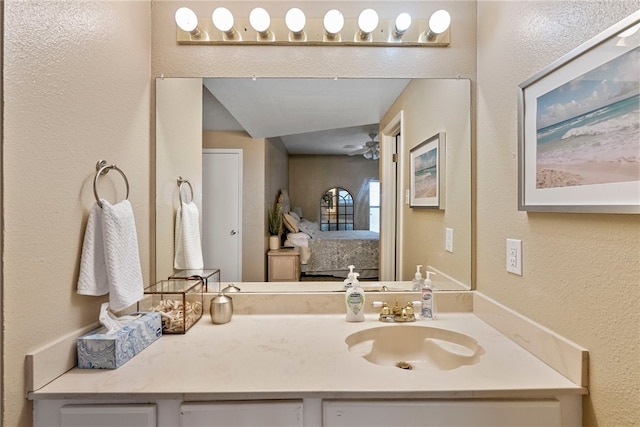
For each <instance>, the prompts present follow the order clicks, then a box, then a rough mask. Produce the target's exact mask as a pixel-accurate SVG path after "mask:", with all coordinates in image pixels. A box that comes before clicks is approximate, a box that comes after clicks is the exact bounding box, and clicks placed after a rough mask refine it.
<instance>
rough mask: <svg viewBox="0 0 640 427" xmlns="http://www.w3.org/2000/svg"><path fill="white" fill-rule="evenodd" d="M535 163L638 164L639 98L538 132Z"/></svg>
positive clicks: (620, 102)
mask: <svg viewBox="0 0 640 427" xmlns="http://www.w3.org/2000/svg"><path fill="white" fill-rule="evenodd" d="M537 137H538V138H537V140H538V144H537V152H536V160H537V163H538V164H559V163H582V162H601V161H608V162H640V96H634V97H631V98H627V99H625V100H622V101H619V102H617V103H614V104H611V105H608V106H606V107H603V108H601V109H599V110H597V111H595V112H590V113H587V114H584V115H582V116H580V117H576V118H573V119H571V120H567V121H565V122H562V123H559V124H556V125H554V126H550V127H548V128H545V129H541V130H540V131H539V132H538V135H537Z"/></svg>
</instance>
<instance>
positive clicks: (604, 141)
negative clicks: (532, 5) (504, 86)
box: [518, 11, 640, 214]
mask: <svg viewBox="0 0 640 427" xmlns="http://www.w3.org/2000/svg"><path fill="white" fill-rule="evenodd" d="M638 28H640V11H638V12H635V13H634V14H632V15H630V16H629V17H627V18H625V19H624V20H622V21H620V22H618V23H617V24H615V25H613V26H611V27H610V28H608V29H607V30H606V31H604V32H602V33H600V34H599V35H597V36H596V37H594V38H593V39H591V40H589V41H587V42H585V43H583V44H582V45H580V46H579V47H577V48H576V49H574V50H572V51H571V52H569V53H568V54H566V55H565V56H563V57H561V58H560V59H558V60H557V61H555V62H553V63H552V64H550V65H549V66H547V67H546V68H545V69H543V70H542V71H540V72H539V73H537V74H535V75H534V76H532V77H530V78H529V79H527V80H526V81H524V82H523V83H521V84H520V85H519V86H518V209H519V210H521V211H541V212H587V213H625V214H627V213H631V214H637V213H640V130H639V126H638V124H639V122H640V113H639V110H640V109H639V107H640V83H639V82H638V74H639V73H638V69H639V67H640V31H638ZM633 30H636V31H635V32H633Z"/></svg>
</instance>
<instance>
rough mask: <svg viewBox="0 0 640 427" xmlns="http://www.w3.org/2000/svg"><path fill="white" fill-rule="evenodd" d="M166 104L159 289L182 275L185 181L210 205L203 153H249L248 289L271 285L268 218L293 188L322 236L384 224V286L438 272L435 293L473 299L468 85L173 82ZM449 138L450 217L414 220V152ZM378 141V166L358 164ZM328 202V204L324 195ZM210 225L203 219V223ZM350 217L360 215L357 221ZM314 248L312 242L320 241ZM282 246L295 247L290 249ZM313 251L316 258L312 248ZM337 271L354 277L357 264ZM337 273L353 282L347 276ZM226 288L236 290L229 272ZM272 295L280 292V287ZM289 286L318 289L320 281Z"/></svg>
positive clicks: (160, 142)
mask: <svg viewBox="0 0 640 427" xmlns="http://www.w3.org/2000/svg"><path fill="white" fill-rule="evenodd" d="M340 83H344V85H342V86H339V84H340ZM332 85H333V87H332ZM336 89H337V90H336ZM336 92H337V93H336ZM336 97H338V98H336ZM377 98H384V99H382V100H381V99H377ZM156 101H157V106H156V188H157V191H156V193H157V196H156V278H157V279H158V280H161V279H163V278H165V277H168V276H169V275H171V274H173V270H172V268H171V262H170V261H169V262H168V261H167V259H171V257H172V256H173V254H172V251H171V249H172V248H173V227H172V221H173V220H174V218H175V207H176V203H177V196H178V194H177V192H176V189H175V188H174V187H175V179H176V177H177V176H179V175H180V176H185V177H188V178H189V179H190V181H191V182H192V183H193V184H194V192H195V194H196V197H195V201H196V203H198V204H200V206H202V160H201V159H202V150H203V149H212V148H215V149H241V150H243V153H244V154H243V159H244V160H243V162H244V167H243V191H242V206H243V212H242V218H240V221H241V226H240V227H239V230H240V232H239V233H238V238H240V239H242V279H243V281H245V282H264V281H265V280H266V268H267V257H266V253H267V251H268V250H269V246H268V235H269V233H268V224H267V211H268V209H269V208H270V207H272V206H271V205H272V204H273V200H274V197H275V195H276V194H277V192H278V190H280V189H286V190H288V195H289V205H288V206H289V207H288V211H289V212H292V213H296V212H299V213H301V214H303V215H304V216H303V215H299V214H297V216H298V217H300V216H303V218H301V219H302V220H306V221H308V223H311V224H315V225H316V226H317V227H318V232H320V228H321V227H326V228H327V229H329V228H336V229H338V228H342V227H344V228H348V227H349V224H353V225H352V227H353V228H354V230H353V231H363V232H365V231H366V232H368V231H369V229H370V225H371V223H376V224H380V230H379V236H380V237H379V245H380V247H379V251H376V252H375V253H376V255H375V256H376V257H378V255H377V253H378V252H379V253H381V254H382V255H381V256H380V259H379V260H376V261H379V265H380V271H379V272H376V273H375V275H374V276H373V277H376V278H378V279H379V280H384V281H389V280H394V279H398V280H402V281H408V280H410V279H411V277H412V275H413V272H414V271H415V265H416V264H423V265H425V266H427V268H429V269H431V270H433V271H436V272H438V275H437V276H436V277H437V280H434V286H435V287H436V288H440V289H443V288H445V289H446V288H453V289H469V288H470V284H471V206H470V202H471V193H470V192H471V181H470V179H471V171H470V165H471V161H470V146H471V130H470V129H471V118H470V117H471V115H470V83H469V81H468V80H464V79H413V80H406V79H338V80H334V79H257V81H255V80H253V79H230V78H215V79H167V78H165V79H162V80H161V79H159V80H157V82H156ZM363 110H365V112H366V115H365V116H364V118H363V114H361V113H362V111H363ZM212 111H213V112H212ZM327 122H330V123H331V124H327ZM440 131H446V132H447V151H446V152H447V159H446V161H447V168H446V175H447V176H446V177H445V179H447V186H446V195H445V197H447V209H446V210H445V211H434V210H424V209H422V210H421V209H415V208H413V209H412V208H410V207H409V206H408V205H406V204H405V203H404V202H405V199H404V196H405V192H406V191H408V182H409V179H408V178H409V176H408V175H409V172H408V169H409V168H408V165H409V155H408V153H409V150H410V149H411V148H412V147H414V146H415V145H417V144H419V143H420V142H421V141H424V140H425V139H427V138H428V137H429V136H431V135H433V134H434V133H437V132H440ZM372 134H373V137H371V135H372ZM376 136H378V138H376V139H378V140H379V147H376V148H377V149H378V153H379V154H377V155H379V156H380V158H379V159H373V158H371V157H373V156H369V158H367V157H366V156H364V155H361V154H353V153H358V152H359V151H362V150H364V151H367V150H365V148H366V147H367V143H368V142H372V141H373V139H374V137H376ZM375 142H378V141H375ZM396 151H397V152H398V156H395V158H396V160H397V162H394V161H393V159H392V155H393V153H395V152H396ZM187 152H188V153H187ZM386 154H389V155H388V156H386ZM194 159H195V160H194ZM168 182H172V183H173V186H169V185H168V184H167V183H168ZM372 186H373V187H375V188H378V189H379V190H378V191H379V197H377V200H376V197H374V196H373V195H371V192H370V188H372ZM327 188H330V189H332V191H330V192H327ZM338 188H341V189H344V190H346V191H348V192H349V193H350V194H351V207H350V208H348V205H349V204H348V203H346V204H345V205H344V208H345V209H344V210H343V211H341V210H340V205H339V203H338V202H337V199H338V197H337V196H338V194H339V193H340V190H339V189H338ZM334 189H335V191H333V190H334ZM329 193H330V194H331V196H329V197H327V198H326V202H325V197H323V195H326V194H329ZM373 200H376V203H373ZM331 204H333V207H331V206H330V205H331ZM332 209H333V211H331V210H332ZM349 209H351V211H349ZM343 212H344V213H343ZM385 212H393V215H388V214H385ZM207 215H208V213H206V212H202V216H203V221H204V220H206V218H205V217H206V216H207ZM341 215H342V216H341ZM347 215H351V216H352V219H351V221H350V222H349V220H348V216H347ZM391 216H393V217H394V219H393V222H390V221H389V220H390V217H391ZM447 228H450V229H453V230H454V232H455V245H454V248H453V251H446V250H445V229H447ZM299 232H300V231H298V233H299ZM303 233H304V232H303ZM289 234H293V233H289ZM309 234H313V231H309ZM376 234H377V233H376ZM285 237H287V236H285ZM308 237H309V239H308V241H309V242H314V243H315V241H316V240H319V239H315V238H314V237H313V236H311V235H309V236H308ZM283 240H284V241H285V244H287V243H286V241H287V240H289V239H283ZM289 243H291V242H289ZM389 247H390V248H391V249H390V250H389V249H385V248H389ZM311 252H312V254H311V257H313V249H311ZM372 253H373V252H372ZM388 254H391V255H388ZM334 259H335V257H334ZM210 263H213V264H215V261H211V262H209V263H207V262H206V261H205V267H206V268H216V266H215V265H209V264H210ZM376 264H377V263H376ZM389 265H390V266H391V267H387V266H389ZM302 267H303V268H302V270H303V271H304V270H305V268H304V266H302ZM365 267H366V266H364V265H363V266H361V268H365ZM333 269H335V270H341V271H348V269H347V265H344V266H342V265H334V266H333V268H332V270H333ZM356 269H358V266H356ZM336 273H337V278H338V280H342V278H341V277H342V276H341V273H340V272H339V271H338V272H336ZM365 277H366V275H365ZM221 279H222V281H223V282H225V281H226V280H225V278H224V272H221ZM323 279H324V277H322V278H315V279H314V280H323ZM317 283H318V284H319V282H317ZM264 286H265V289H267V290H268V289H269V288H268V287H269V284H265V285H264ZM289 286H291V287H292V289H296V290H314V281H308V282H307V281H305V282H294V283H292V284H291V285H289ZM318 286H319V285H318Z"/></svg>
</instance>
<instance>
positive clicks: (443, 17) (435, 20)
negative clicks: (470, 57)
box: [429, 9, 451, 34]
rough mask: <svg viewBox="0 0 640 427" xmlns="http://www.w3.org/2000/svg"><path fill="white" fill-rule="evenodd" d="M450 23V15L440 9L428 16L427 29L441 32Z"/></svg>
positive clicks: (436, 32)
mask: <svg viewBox="0 0 640 427" xmlns="http://www.w3.org/2000/svg"><path fill="white" fill-rule="evenodd" d="M449 24H451V15H449V12H447V11H446V10H444V9H440V10H438V11H436V12H434V13H433V15H431V18H429V30H430V31H431V32H432V33H434V34H440V33H443V32H445V31H446V30H447V28H449Z"/></svg>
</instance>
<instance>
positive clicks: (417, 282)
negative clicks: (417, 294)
mask: <svg viewBox="0 0 640 427" xmlns="http://www.w3.org/2000/svg"><path fill="white" fill-rule="evenodd" d="M421 268H422V266H421V265H416V275H415V276H414V277H413V280H412V281H411V284H412V288H413V290H414V291H419V290H422V285H423V284H424V280H423V279H422V272H421V271H420V269H421Z"/></svg>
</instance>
